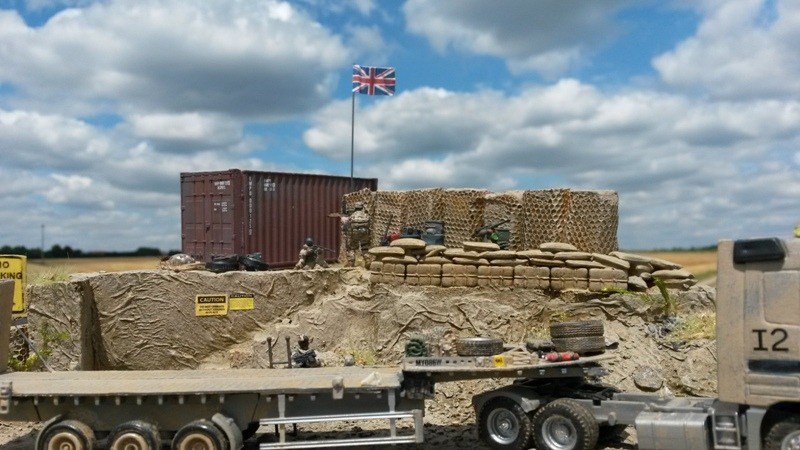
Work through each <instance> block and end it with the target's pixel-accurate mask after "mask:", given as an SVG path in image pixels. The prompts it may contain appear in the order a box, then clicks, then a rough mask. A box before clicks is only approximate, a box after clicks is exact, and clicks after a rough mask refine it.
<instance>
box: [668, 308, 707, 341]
mask: <svg viewBox="0 0 800 450" xmlns="http://www.w3.org/2000/svg"><path fill="white" fill-rule="evenodd" d="M716 330H717V316H716V314H714V312H713V311H705V312H701V313H699V314H696V315H693V316H687V317H682V318H680V319H678V323H677V324H676V325H675V329H674V330H672V333H670V337H671V338H672V339H674V340H676V341H681V342H689V341H696V340H699V339H714V337H715V336H716Z"/></svg>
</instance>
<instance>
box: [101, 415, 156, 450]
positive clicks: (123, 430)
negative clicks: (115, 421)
mask: <svg viewBox="0 0 800 450" xmlns="http://www.w3.org/2000/svg"><path fill="white" fill-rule="evenodd" d="M108 442H109V445H108V449H109V450H159V449H160V448H161V436H160V435H159V434H158V429H157V428H156V427H155V425H152V424H149V423H147V422H142V421H141V420H132V421H130V422H125V423H123V424H120V425H118V426H117V427H116V428H115V429H114V431H112V432H111V434H110V435H109V438H108Z"/></svg>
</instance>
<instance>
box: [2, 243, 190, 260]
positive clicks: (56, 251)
mask: <svg viewBox="0 0 800 450" xmlns="http://www.w3.org/2000/svg"><path fill="white" fill-rule="evenodd" d="M175 253H180V252H179V251H178V250H171V251H169V252H168V254H170V255H172V254H175ZM0 254H3V255H25V256H27V257H28V258H41V257H42V249H41V248H40V247H35V248H28V247H25V246H23V245H17V246H11V245H4V246H2V247H0ZM163 255H164V253H163V252H162V251H161V249H158V248H155V247H139V248H137V249H136V250H133V251H128V252H119V251H115V252H105V251H100V252H98V251H94V252H84V251H83V250H81V249H79V248H72V247H70V246H69V245H65V246H63V247H62V246H61V245H58V244H55V245H53V246H52V247H50V250H45V252H44V257H45V258H96V257H101V256H119V257H123V256H163Z"/></svg>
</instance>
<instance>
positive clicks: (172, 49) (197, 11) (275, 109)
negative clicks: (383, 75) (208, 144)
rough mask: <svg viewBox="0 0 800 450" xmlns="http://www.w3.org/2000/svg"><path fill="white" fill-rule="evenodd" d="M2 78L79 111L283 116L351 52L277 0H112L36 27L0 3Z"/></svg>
mask: <svg viewBox="0 0 800 450" xmlns="http://www.w3.org/2000/svg"><path fill="white" fill-rule="evenodd" d="M0 41H2V42H3V43H4V45H3V46H1V47H0V59H2V60H3V64H2V66H0V79H5V80H8V81H10V82H11V83H12V84H13V85H15V86H17V87H18V89H19V90H20V91H22V92H24V94H25V96H26V97H25V98H24V99H20V103H19V105H18V106H20V107H24V108H26V109H31V108H35V107H36V106H37V105H43V104H47V105H48V108H50V109H51V110H52V109H53V108H56V107H58V108H60V109H61V110H62V111H71V112H74V113H79V114H84V115H85V114H91V113H93V112H95V111H97V110H101V111H102V110H103V109H104V108H107V107H109V106H111V107H117V108H119V109H120V110H122V111H127V112H128V113H138V112H140V111H147V112H153V111H161V112H165V113H166V112H177V113H180V112H185V111H210V112H216V113H225V114H229V115H232V116H239V117H248V118H252V117H258V118H278V117H289V116H291V115H293V114H298V113H302V112H305V111H308V110H310V109H313V108H316V107H318V106H320V105H322V104H323V103H324V101H325V100H326V97H327V95H328V94H329V91H330V89H331V83H332V82H333V81H334V78H332V77H331V75H330V74H331V71H332V70H334V69H338V68H340V67H342V66H343V65H345V64H346V63H348V62H349V59H350V58H349V57H348V52H347V50H346V49H345V48H344V46H343V45H342V43H341V41H340V39H339V37H338V36H336V35H333V34H332V33H330V32H329V31H328V30H327V29H325V28H323V27H322V26H320V25H319V24H318V23H316V22H314V21H312V20H311V19H310V18H309V17H307V16H306V15H305V14H304V13H302V12H300V11H298V10H296V9H295V8H293V7H292V6H291V5H290V4H288V3H283V2H278V1H273V0H237V1H228V0H210V1H205V2H161V1H156V0H117V1H113V2H103V3H96V4H92V5H91V6H88V7H86V8H82V9H68V10H64V11H61V12H60V13H58V14H57V15H55V16H54V17H52V18H51V19H50V20H49V21H48V22H47V23H46V24H44V25H43V26H41V27H38V28H30V27H27V26H26V25H25V24H24V23H23V22H22V21H21V19H20V18H19V17H18V16H17V15H16V13H14V12H8V11H0Z"/></svg>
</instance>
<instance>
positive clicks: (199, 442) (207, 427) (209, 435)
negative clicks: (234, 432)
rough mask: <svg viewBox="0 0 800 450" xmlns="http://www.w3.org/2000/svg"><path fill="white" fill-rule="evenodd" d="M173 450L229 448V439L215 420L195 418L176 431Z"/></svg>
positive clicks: (224, 449)
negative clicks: (215, 423)
mask: <svg viewBox="0 0 800 450" xmlns="http://www.w3.org/2000/svg"><path fill="white" fill-rule="evenodd" d="M172 450H228V440H227V439H226V438H225V434H223V433H222V431H221V430H220V429H219V428H217V426H216V425H214V423H213V422H211V421H209V420H195V421H194V422H190V423H188V424H186V425H184V426H183V427H182V428H181V429H180V430H178V432H177V433H175V438H174V439H172Z"/></svg>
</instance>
